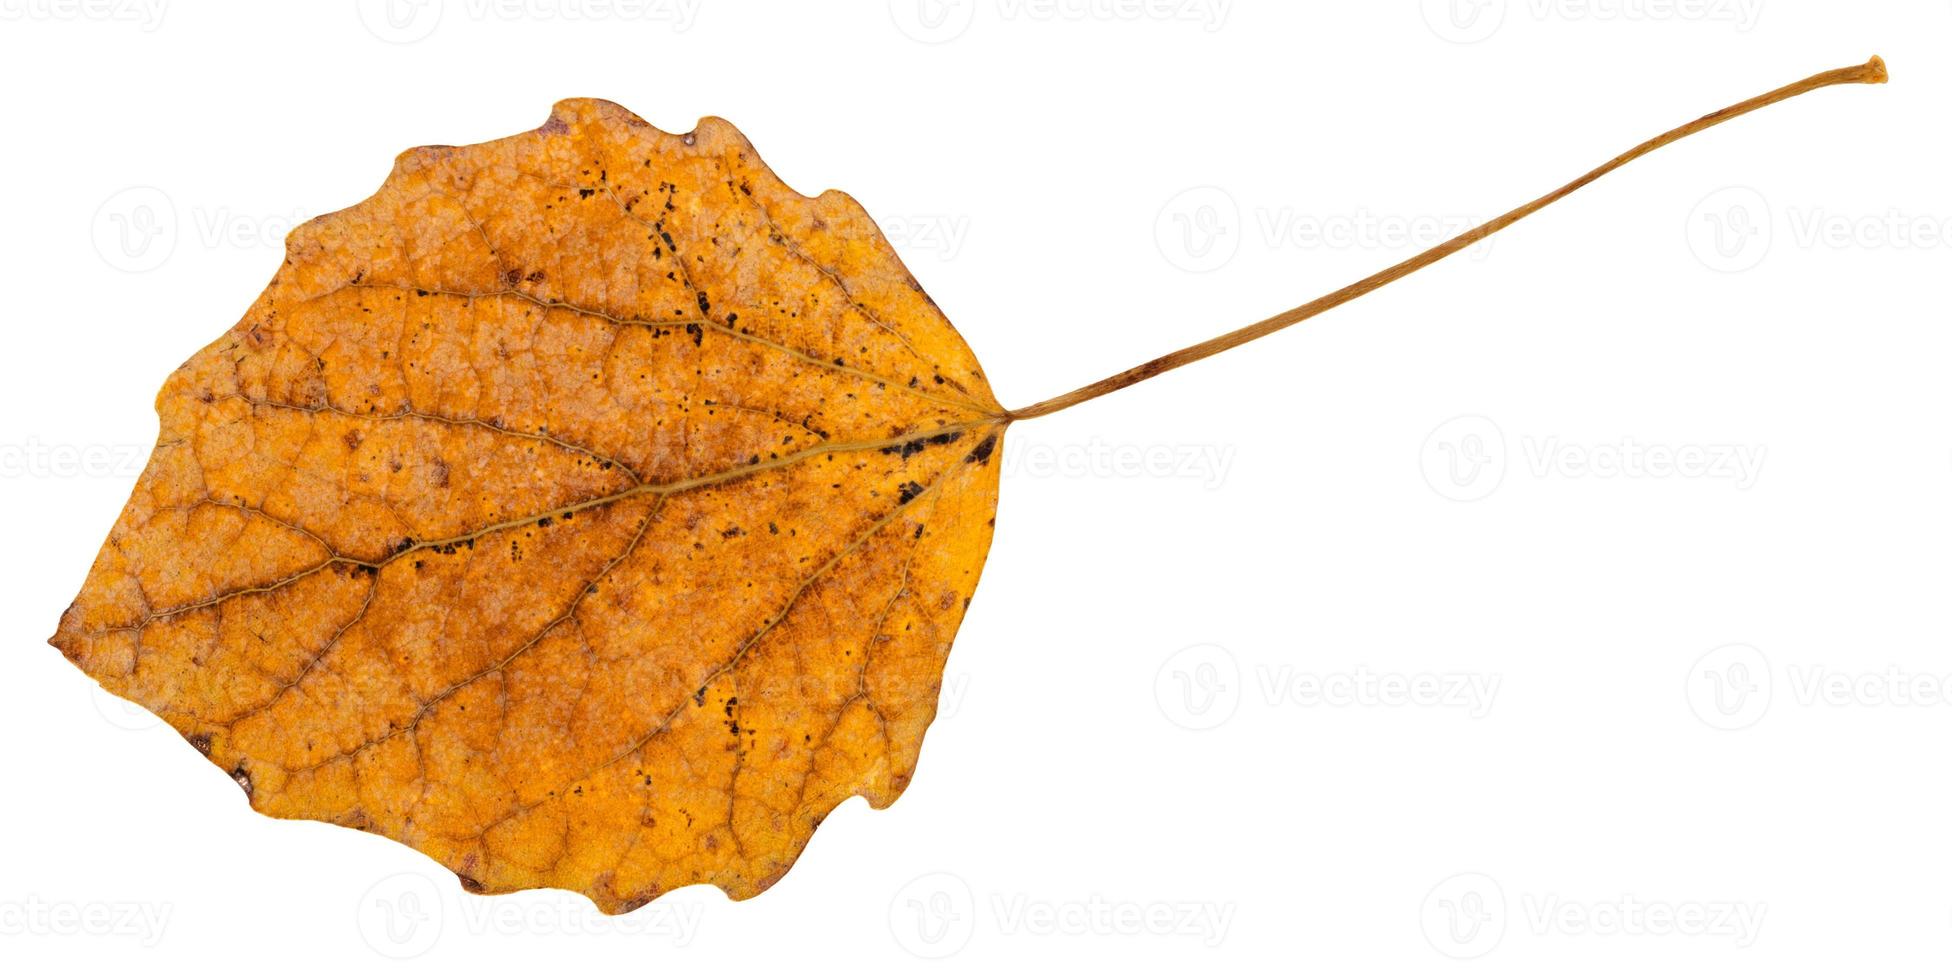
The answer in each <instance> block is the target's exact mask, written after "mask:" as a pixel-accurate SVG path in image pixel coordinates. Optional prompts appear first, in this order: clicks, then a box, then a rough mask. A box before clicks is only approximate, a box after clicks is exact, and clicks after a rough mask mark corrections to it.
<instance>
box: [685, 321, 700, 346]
mask: <svg viewBox="0 0 1952 980" xmlns="http://www.w3.org/2000/svg"><path fill="white" fill-rule="evenodd" d="M685 333H688V334H690V335H691V346H693V347H703V346H705V328H704V327H701V326H699V325H698V324H696V323H687V324H685Z"/></svg>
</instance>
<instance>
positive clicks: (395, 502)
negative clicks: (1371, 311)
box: [54, 100, 1003, 911]
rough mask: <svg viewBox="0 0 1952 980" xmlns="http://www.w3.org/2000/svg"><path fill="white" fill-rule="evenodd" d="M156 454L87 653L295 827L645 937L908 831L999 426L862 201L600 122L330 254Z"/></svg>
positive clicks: (448, 165) (190, 382) (636, 125)
mask: <svg viewBox="0 0 1952 980" xmlns="http://www.w3.org/2000/svg"><path fill="white" fill-rule="evenodd" d="M157 411H158V413H159V414H160V416H161V418H162V429H161V435H160V438H159V441H158V443H157V447H156V450H155V454H154V456H153V458H152V459H151V461H150V463H149V466H148V468H147V470H146V471H145V472H144V473H143V475H142V477H141V479H140V481H139V482H138V485H137V487H136V490H135V493H134V495H133V497H132V498H131V500H130V501H129V504H128V506H127V508H126V509H125V510H124V511H123V513H122V516H121V519H120V520H119V521H118V522H117V523H116V526H115V529H114V530H113V531H112V532H111V534H110V536H109V542H108V545H107V547H106V548H104V550H103V552H102V555H101V557H100V559H99V560H98V561H97V562H96V564H95V566H94V568H93V570H92V571H91V572H90V574H89V577H88V581H87V584H86V585H85V586H84V588H83V590H82V593H81V597H80V598H79V599H77V600H76V602H75V604H74V605H73V607H71V608H70V609H69V610H68V612H67V614H66V615H65V616H64V617H63V618H62V621H61V628H60V633H59V635H58V636H57V637H56V638H55V641H54V642H55V644H56V645H57V646H59V647H60V648H61V649H62V650H63V651H65V652H66V653H67V654H68V655H69V656H70V657H71V658H73V659H74V661H75V662H76V663H78V664H79V665H81V667H82V668H83V669H84V670H86V671H88V672H89V673H90V674H91V675H93V676H95V677H97V678H98V679H100V680H101V681H102V682H103V683H104V684H105V685H106V686H108V687H109V689H110V690H112V691H114V692H115V693H117V694H120V695H122V696H124V697H127V698H130V699H132V700H134V701H137V702H139V703H141V704H143V705H145V706H147V707H149V708H150V709H151V710H153V711H155V712H156V713H157V714H159V715H161V716H162V717H163V718H165V719H166V720H168V721H169V722H170V723H171V724H172V725H174V726H175V727H176V728H177V729H178V730H179V731H181V732H183V733H184V735H185V736H187V737H188V738H189V739H190V740H191V741H192V742H193V743H195V744H196V746H197V747H198V748H199V749H201V750H202V751H203V752H204V753H205V754H206V755H208V756H209V757H210V760H211V761H212V762H214V763H216V764H217V765H219V766H222V767H223V768H224V769H225V770H226V771H229V772H230V773H231V774H232V775H233V776H235V777H236V779H237V781H238V782H239V783H240V784H242V785H243V786H244V787H245V789H246V791H247V792H248V793H249V794H250V798H251V803H252V805H253V806H254V807H256V808H257V809H259V810H261V811H262V812H264V813H267V814H271V815H274V816H280V817H303V818H310V819H316V820H327V821H331V822H334V823H340V824H344V825H346V826H350V827H357V828H360V829H363V830H371V831H374V832H376V833H381V834H385V835H387V836H389V837H393V838H395V839H397V840H400V841H403V842H405V843H407V844H409V845H411V846H413V847H415V848H418V849H420V850H422V851H425V852H426V853H428V854H429V855H431V856H433V857H434V858H435V859H436V860H438V861H440V862H441V863H443V864H445V865H447V866H448V867H449V868H452V869H453V870H454V871H455V872H456V873H457V874H459V875H461V876H462V877H463V878H464V879H465V880H467V881H468V882H469V884H470V886H471V887H477V888H480V889H482V890H486V891H491V892H502V891H509V890H513V889H518V888H531V887H537V886H554V887H560V888H570V889H575V890H577V891H580V892H583V893H585V894H587V895H589V896H590V897H591V898H593V899H595V900H596V902H597V904H598V905H600V906H601V907H602V908H604V909H605V910H609V911H616V910H619V909H625V908H629V907H632V906H634V905H636V904H640V903H642V902H644V901H646V900H648V899H650V898H651V897H654V896H656V895H657V894H659V893H661V892H663V891H665V890H668V889H671V888H675V887H678V886H681V885H686V884H691V883H694V882H710V883H712V884H716V885H718V886H720V887H721V888H723V889H725V891H726V892H727V893H728V894H730V895H732V896H734V897H744V896H748V895H753V894H756V893H758V892H759V891H761V890H763V889H765V888H766V887H767V886H768V885H770V884H771V883H772V882H773V881H775V880H776V879H778V877H779V876H780V875H781V874H782V873H784V872H785V870H786V868H787V867H788V866H789V865H790V864H791V863H792V861H793V859H794V857H795V856H796V855H798V854H799V852H800V850H801V848H802V847H804V846H805V844H806V841H807V838H808V836H809V835H810V834H812V833H813V829H814V827H815V826H817V825H818V824H819V822H820V820H821V818H822V817H823V816H824V815H825V814H826V813H827V812H828V811H829V810H831V809H832V808H833V807H834V806H835V805H836V804H838V803H840V802H841V801H842V800H845V799H846V798H848V797H850V796H853V795H855V794H861V795H865V796H866V797H867V799H868V801H869V802H870V803H871V804H873V805H874V806H877V807H884V806H887V805H888V804H889V803H891V802H893V801H894V799H895V798H896V797H897V796H899V795H900V793H901V791H902V789H903V788H904V787H905V786H906V785H907V784H908V780H909V777H910V775H911V774H912V773H913V772H914V769H915V759H916V754H917V752H918V751H919V750H920V748H921V742H922V732H923V730H924V729H925V728H926V727H927V725H928V723H929V720H930V719H931V718H932V717H933V715H934V712H935V702H936V692H937V689H938V687H939V685H940V681H941V676H942V664H943V659H944V658H945V657H946V656H947V655H948V652H949V643H950V640H951V639H952V638H953V636H954V635H955V631H956V627H957V625H958V624H959V623H960V621H961V619H962V615H963V609H964V607H965V605H966V604H967V603H968V601H969V597H970V593H971V590H973V589H974V588H975V586H976V580H977V575H978V573H979V572H980V571H981V570H982V566H983V558H984V556H985V554H986V553H987V551H988V549H989V543H990V533H991V525H992V523H993V518H994V516H995V513H996V489H997V471H998V466H997V465H995V461H996V455H995V454H996V449H997V444H998V441H999V439H1000V438H1001V435H1002V425H1001V422H1000V416H1001V415H1002V414H1003V409H1002V406H1000V405H998V404H997V403H996V400H995V398H994V397H992V395H991V394H990V389H989V386H988V384H987V383H986V382H985V381H984V378H983V374H982V371H981V369H980V368H979V367H978V365H977V362H976V358H975V356H974V355H972V354H971V353H970V351H969V349H968V347H967V346H965V345H964V344H963V342H962V340H961V338H960V337H958V336H957V335H956V332H955V330H954V329H953V328H951V327H950V325H949V323H948V321H947V320H945V319H944V318H943V316H942V314H941V312H940V311H938V310H937V309H936V308H935V306H934V305H933V304H932V303H931V302H930V301H929V299H928V297H927V296H926V295H924V294H923V292H922V290H921V288H920V287H919V286H917V285H916V283H915V281H914V279H913V278H911V277H910V276H909V274H908V272H907V270H906V269H904V268H903V267H902V264H901V262H900V260H899V259H897V258H896V256H895V253H894V251H893V250H892V249H891V248H890V247H889V245H888V243H887V242H886V240H884V239H883V238H882V237H881V235H880V234H879V233H878V232H877V231H876V229H875V227H874V225H873V223H872V222H871V221H870V220H869V219H868V216H867V215H866V213H865V212H863V211H862V209H861V208H860V206H859V205H858V204H856V203H855V202H854V201H853V200H852V199H850V198H848V197H847V196H845V195H843V194H839V193H835V192H831V191H830V192H828V193H826V194H823V195H821V196H820V197H817V198H812V199H809V198H805V197H802V196H800V195H798V194H796V193H794V192H793V191H792V190H791V189H789V188H788V187H786V186H785V185H784V184H782V183H781V182H780V181H779V179H778V178H776V177H775V176H774V175H773V174H772V172H771V171H770V170H768V169H767V168H766V167H765V166H764V165H763V164H762V163H761V162H760V161H759V158H758V156H757V155H756V154H755V153H754V152H753V149H752V147H751V145H750V144H748V143H747V142H746V140H745V139H744V138H743V137H742V136H740V135H739V133H738V132H737V131H736V130H734V129H733V128H732V127H731V126H730V125H728V124H727V123H725V122H723V121H720V120H716V119H707V120H704V121H703V122H701V123H700V124H699V126H698V128H697V129H696V130H695V131H693V132H691V133H687V134H684V135H673V134H669V133H664V132H660V131H658V130H656V129H653V128H651V127H650V126H649V125H647V124H645V123H644V122H643V121H642V120H640V119H638V118H637V117H636V116H634V115H631V114H630V113H629V112H627V111H625V110H623V109H622V108H620V107H618V106H616V105H613V104H611V103H607V102H600V101H593V100H571V101H567V102H563V103H561V104H559V105H558V106H556V109H555V111H554V113H553V114H552V115H551V116H550V118H549V121H548V122H547V123H546V124H545V125H543V126H542V127H541V128H540V129H538V130H537V131H535V132H532V133H527V134H524V135H521V136H516V137H512V138H509V139H504V140H499V141H496V142H493V143H487V144H483V145H479V146H472V147H464V148H448V147H429V148H422V149H417V150H412V151H409V152H407V153H405V154H403V155H402V156H401V157H400V158H399V161H398V162H397V164H396V166H395V168H394V170H393V173H392V175H391V176H389V177H388V178H387V181H386V183H385V185H384V186H383V187H382V188H381V189H380V190H379V192H378V193H377V194H375V195H374V196H373V197H372V198H371V199H369V200H367V201H366V202H364V203H362V204H360V205H358V206H356V207H353V208H351V209H349V210H346V211H342V212H339V213H336V214H332V215H327V216H325V217H323V218H319V219H317V220H315V221H312V222H310V223H307V224H306V225H304V226H303V227H301V228H299V229H298V230H297V231H295V232H294V233H293V234H292V236H291V239H290V243H289V256H288V258H287V259H286V261H285V265H284V268H283V269H282V270H281V271H280V272H279V274H278V276H277V278H276V279H275V280H273V281H272V283H271V286H270V287H269V288H268V289H267V290H266V292H265V294H264V295H263V296H262V297H261V298H260V299H259V300H258V301H257V303H256V304H255V305H254V306H253V307H252V308H251V310H250V311H249V312H248V313H247V314H245V316H244V318H243V319H242V320H241V321H240V322H239V323H238V324H237V325H236V326H235V327H233V328H232V329H231V330H230V331H229V332H228V333H226V334H225V335H224V336H223V337H222V338H220V339H219V340H218V341H217V342H215V343H213V344H211V345H210V346H209V347H206V348H204V349H203V350H202V351H201V352H199V353H198V354H197V355H196V356H195V357H193V358H191V359H190V361H189V362H188V363H186V364H185V365H184V366H183V367H182V368H180V369H178V370H177V372H176V373H175V374H174V375H172V376H171V377H170V379H169V381H168V383H167V384H166V385H165V386H164V388H163V392H162V394H161V396H160V397H159V398H158V400H157Z"/></svg>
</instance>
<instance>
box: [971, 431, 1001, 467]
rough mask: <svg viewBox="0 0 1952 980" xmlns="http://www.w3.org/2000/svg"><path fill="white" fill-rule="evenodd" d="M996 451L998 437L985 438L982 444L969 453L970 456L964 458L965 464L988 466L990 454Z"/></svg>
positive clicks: (978, 444)
mask: <svg viewBox="0 0 1952 980" xmlns="http://www.w3.org/2000/svg"><path fill="white" fill-rule="evenodd" d="M995 451H996V437H995V436H985V437H984V438H983V441H982V442H979V443H977V444H976V448H975V449H972V450H970V451H969V455H967V456H964V457H963V462H965V463H975V464H977V465H979V466H988V465H989V462H990V453H992V452H995Z"/></svg>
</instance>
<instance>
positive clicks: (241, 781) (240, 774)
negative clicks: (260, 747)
mask: <svg viewBox="0 0 1952 980" xmlns="http://www.w3.org/2000/svg"><path fill="white" fill-rule="evenodd" d="M230 778H232V779H235V780H237V785H238V786H239V787H240V788H242V789H243V790H244V798H245V799H247V800H248V799H251V798H252V796H251V773H250V772H249V771H248V770H246V769H245V768H244V764H243V763H241V762H240V763H238V764H237V768H235V769H232V770H231V771H230Z"/></svg>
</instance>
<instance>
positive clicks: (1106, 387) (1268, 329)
mask: <svg viewBox="0 0 1952 980" xmlns="http://www.w3.org/2000/svg"><path fill="white" fill-rule="evenodd" d="M1889 77H1890V76H1889V75H1888V74H1887V73H1886V72H1885V69H1884V59H1882V58H1878V57H1875V56H1873V57H1872V58H1871V60H1870V61H1867V62H1865V63H1864V64H1861V65H1856V66H1853V67H1850V68H1837V69H1834V70H1831V71H1826V72H1823V73H1821V74H1816V75H1811V76H1810V77H1808V78H1805V79H1803V80H1802V81H1800V82H1796V83H1794V84H1791V85H1785V86H1783V87H1782V88H1779V89H1776V90H1775V91H1772V92H1766V93H1764V94H1762V95H1758V96H1756V97H1755V98H1753V99H1749V100H1747V101H1745V102H1737V103H1736V104H1734V105H1732V106H1729V107H1728V108H1726V109H1722V110H1720V111H1719V112H1711V113H1709V114H1708V115H1705V116H1702V117H1701V118H1700V119H1697V120H1695V121H1694V122H1691V123H1688V124H1687V125H1685V126H1681V127H1679V128H1676V129H1670V130H1668V131H1667V132H1665V133H1662V134H1661V135H1659V136H1656V137H1654V138H1653V139H1650V140H1648V141H1647V142H1645V143H1642V144H1640V145H1639V146H1636V147H1634V148H1633V149H1631V150H1628V151H1627V152H1625V153H1622V154H1620V155H1619V156H1617V157H1614V158H1613V159H1611V160H1608V161H1607V162H1605V163H1603V164H1600V165H1599V166H1597V167H1594V168H1593V169H1592V170H1590V171H1587V172H1586V174H1585V175H1583V176H1581V177H1580V178H1579V179H1578V180H1575V181H1573V182H1572V183H1570V184H1567V185H1566V186H1564V187H1561V188H1559V189H1558V190H1556V191H1553V192H1552V193H1550V194H1547V195H1545V196H1544V197H1541V198H1539V199H1538V200H1535V201H1532V202H1531V203H1529V204H1524V205H1521V206H1519V207H1517V208H1514V209H1512V210H1511V211H1509V212H1506V213H1505V214H1503V215H1500V216H1499V217H1496V218H1493V219H1491V220H1490V221H1487V222H1485V223H1484V224H1481V225H1479V226H1477V227H1476V228H1473V229H1471V230H1470V231H1467V232H1464V233H1463V234H1461V235H1458V236H1457V237H1455V238H1452V239H1450V240H1449V241H1446V242H1443V243H1442V244H1439V245H1433V246H1431V247H1430V248H1429V249H1427V250H1425V251H1423V252H1421V253H1419V254H1417V255H1415V256H1413V257H1411V258H1408V259H1405V260H1403V261H1402V262H1398V263H1397V264H1395V265H1393V266H1390V267H1389V268H1387V269H1384V270H1383V271H1381V272H1378V273H1376V274H1375V275H1372V276H1370V277H1369V278H1367V279H1363V280H1360V281H1358V282H1353V283H1350V284H1349V285H1347V286H1344V287H1342V288H1341V289H1338V290H1336V291H1335V292H1332V293H1329V294H1328V295H1326V296H1323V297H1320V298H1318V299H1312V300H1309V301H1308V302H1306V303H1303V304H1301V305H1300V306H1297V307H1295V308H1294V309H1292V310H1288V311H1287V312H1285V313H1277V314H1275V315H1273V316H1271V317H1268V318H1267V319H1265V320H1261V321H1259V322H1258V323H1250V324H1248V325H1247V326H1244V327H1241V328H1240V329H1238V330H1235V331H1233V332H1231V333H1224V334H1221V335H1220V336H1218V337H1215V338H1213V339H1212V340H1207V341H1203V342H1201V343H1197V344H1194V345H1193V346H1191V347H1186V348H1182V349H1180V350H1176V351H1173V352H1172V353H1170V354H1167V355H1165V356H1164V357H1155V358H1153V359H1152V360H1150V361H1147V362H1145V363H1144V364H1140V365H1138V366H1137V367H1133V368H1129V369H1127V370H1124V371H1120V372H1119V373H1117V374H1114V375H1112V376H1111V377H1108V378H1105V379H1103V380H1100V381H1094V382H1092V383H1091V384H1088V385H1085V386H1084V387H1082V388H1079V389H1077V390H1076V391H1072V392H1068V393H1066V394H1062V395H1059V396H1057V397H1056V398H1047V399H1045V400H1043V401H1041V402H1038V403H1036V404H1034V405H1027V406H1025V407H1023V408H1019V409H1017V410H1015V411H1012V412H1009V413H1007V414H1006V415H1005V416H1004V418H1005V420H1010V421H1014V420H1016V419H1032V418H1036V417H1037V416H1039V415H1049V414H1051V413H1052V412H1056V411H1061V410H1063V409H1066V408H1070V407H1071V406H1073V405H1076V404H1078V403H1080V402H1088V401H1090V400H1092V399H1093V398H1097V397H1098V396H1100V395H1107V394H1110V393H1112V392H1114V391H1117V390H1119V389H1120V388H1124V387H1127V386H1129V385H1135V384H1138V383H1139V382H1141V381H1144V380H1146V379H1147V378H1151V377H1155V376H1157V375H1160V374H1164V373H1165V372H1167V371H1170V370H1172V369H1173V368H1176V367H1182V366H1184V365H1187V364H1191V363H1193V362H1194V361H1198V360H1202V359H1204V358H1208V357H1212V356H1213V355H1215V354H1218V353H1220V352H1221V351H1224V350H1231V349H1233V348H1235V347H1239V346H1240V345H1242V344H1244V343H1247V342H1248V341H1250V340H1256V339H1259V338H1261V337H1265V336H1267V335H1268V334H1271V333H1273V332H1275V331H1276V330H1279V329H1281V328H1282V327H1290V326H1293V325H1295V324H1297V323H1300V322H1301V321H1303V320H1306V319H1308V318H1309V317H1312V316H1314V315H1315V314H1317V313H1322V312H1324V311H1327V310H1332V309H1334V308H1335V307H1338V306H1341V305H1342V304H1343V303H1347V302H1348V301H1350V300H1352V299H1355V298H1356V297H1358V296H1361V295H1363V294H1365V293H1369V292H1373V291H1374V290H1376V289H1379V288H1381V287H1383V286H1386V285H1388V284H1390V283H1392V282H1395V281H1396V280H1398V279H1401V278H1403V277H1404V276H1407V275H1409V274H1410V273H1412V272H1415V271H1417V270H1418V269H1421V268H1423V267H1424V266H1427V265H1430V264H1431V263H1433V262H1436V261H1437V260H1439V259H1442V258H1444V257H1445V256H1448V255H1452V254H1454V253H1457V252H1461V251H1463V250H1464V249H1466V248H1469V247H1471V246H1472V245H1474V244H1476V243H1478V242H1480V241H1482V240H1484V239H1486V238H1489V237H1490V236H1492V235H1494V234H1497V233H1498V232H1499V231H1502V230H1504V229H1505V228H1506V227H1509V226H1510V225H1511V224H1512V223H1514V222H1516V221H1518V219H1520V218H1523V217H1525V216H1526V215H1529V214H1531V213H1532V212H1534V211H1537V210H1539V209H1540V208H1543V207H1545V206H1546V205H1548V204H1551V203H1552V202H1554V201H1557V200H1558V199H1560V198H1562V197H1565V196H1566V195H1568V194H1571V193H1572V192H1573V191H1576V190H1578V189H1580V188H1581V187H1584V186H1586V185H1587V184H1590V183H1592V182H1593V181H1595V180H1598V179H1599V178H1601V177H1603V176H1605V175H1607V174H1608V173H1611V172H1613V171H1614V170H1617V169H1619V168H1620V167H1622V166H1625V165H1626V164H1628V163H1630V162H1632V161H1633V160H1636V159H1639V158H1640V157H1643V156H1645V155H1647V154H1649V153H1652V152H1653V151H1655V150H1658V149H1660V148H1661V147H1663V146H1666V145H1667V144H1669V143H1672V142H1675V141H1676V140H1679V139H1683V138H1685V137H1688V136H1692V135H1694V134H1695V133H1699V132H1701V131H1702V130H1704V129H1707V128H1709V127H1711V126H1716V125H1719V124H1721V123H1724V122H1727V121H1728V120H1730V119H1733V118H1735V117H1736V116H1740V115H1745V114H1747V113H1751V112H1754V111H1755V110H1757V109H1760V108H1762V107H1763V106H1767V105H1774V104H1775V103H1777V102H1781V101H1783V100H1785V99H1791V98H1795V97H1796V96H1799V95H1802V94H1803V93H1805V92H1811V91H1815V90H1816V89H1820V88H1824V87H1826V86H1830V85H1848V84H1853V83H1867V84H1876V83H1880V82H1884V81H1887V80H1888V79H1889Z"/></svg>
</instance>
